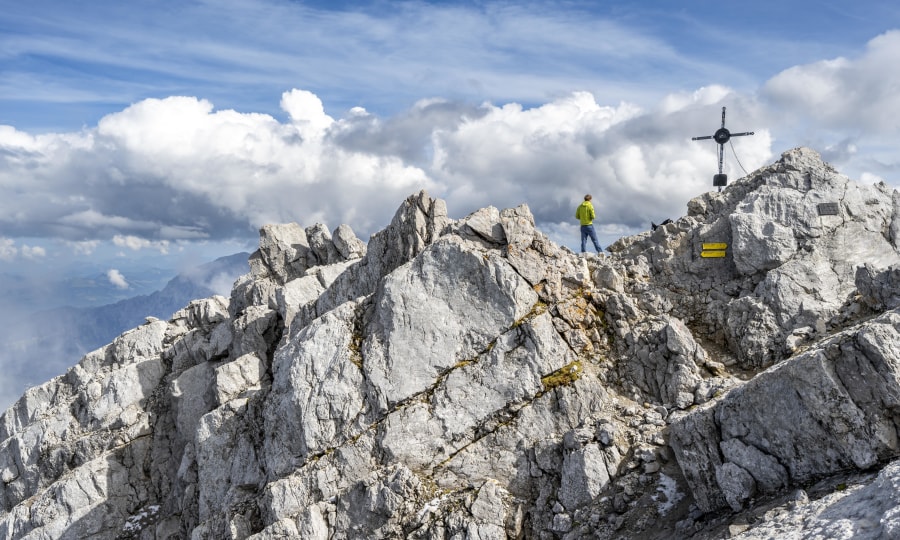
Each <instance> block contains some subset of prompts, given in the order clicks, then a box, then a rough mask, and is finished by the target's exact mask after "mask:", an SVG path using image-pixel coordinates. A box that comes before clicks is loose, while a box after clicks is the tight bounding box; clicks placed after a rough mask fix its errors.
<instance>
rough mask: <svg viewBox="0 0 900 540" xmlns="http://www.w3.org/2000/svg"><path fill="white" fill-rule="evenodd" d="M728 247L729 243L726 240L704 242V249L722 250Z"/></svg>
mask: <svg viewBox="0 0 900 540" xmlns="http://www.w3.org/2000/svg"><path fill="white" fill-rule="evenodd" d="M726 248H728V244H726V243H725V242H704V243H703V249H704V250H707V249H713V250H722V249H726Z"/></svg>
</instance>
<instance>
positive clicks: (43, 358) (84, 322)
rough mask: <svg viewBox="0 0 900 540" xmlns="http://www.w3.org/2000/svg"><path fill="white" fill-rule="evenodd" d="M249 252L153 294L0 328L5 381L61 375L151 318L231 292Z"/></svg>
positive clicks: (211, 265) (175, 280) (174, 280)
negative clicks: (200, 299) (79, 361)
mask: <svg viewBox="0 0 900 540" xmlns="http://www.w3.org/2000/svg"><path fill="white" fill-rule="evenodd" d="M249 256H250V254H249V253H236V254H234V255H229V256H226V257H221V258H219V259H216V260H215V261H212V262H210V263H207V264H204V265H201V266H198V267H196V268H193V269H191V270H189V271H187V272H183V273H181V274H179V275H177V276H176V277H174V278H172V279H171V280H169V282H168V283H167V284H166V286H165V287H164V288H163V289H161V290H158V291H156V292H153V293H151V294H146V295H139V296H134V297H132V298H128V299H125V300H120V301H118V302H115V303H112V304H107V305H101V306H95V307H69V306H67V307H61V308H54V309H49V310H43V311H39V312H37V313H34V314H32V315H28V316H23V318H22V319H21V320H20V321H18V322H15V323H12V324H9V325H8V326H7V327H6V328H2V329H0V347H2V351H0V359H2V360H3V363H2V365H4V367H5V371H6V373H5V374H4V378H5V379H7V381H12V380H16V381H22V382H23V384H37V383H40V382H43V381H45V380H47V379H49V378H52V377H55V376H56V375H60V374H61V373H63V372H64V371H65V370H66V369H67V368H68V367H70V366H72V365H73V364H74V363H75V362H77V361H78V359H79V358H80V357H81V356H83V355H84V354H85V353H87V352H89V351H92V350H94V349H96V348H98V347H101V346H103V345H105V344H107V343H109V342H110V341H112V340H113V338H115V337H116V336H118V335H119V334H121V333H123V332H124V331H126V330H129V329H131V328H134V327H136V326H139V325H141V324H142V323H143V322H144V321H145V319H146V318H147V317H149V316H152V317H157V318H159V319H163V320H168V319H169V318H170V317H171V316H172V314H173V313H175V312H176V311H178V310H179V309H181V308H183V307H184V306H186V305H187V304H188V303H189V302H190V301H191V300H196V299H198V298H206V297H209V296H213V295H214V294H216V291H228V290H230V289H231V285H232V284H233V283H234V281H235V280H236V279H237V278H238V277H239V276H240V275H242V274H245V273H247V272H248V271H249V266H248V264H247V259H248V257H249Z"/></svg>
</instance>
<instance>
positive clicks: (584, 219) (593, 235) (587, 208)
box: [575, 194, 603, 253]
mask: <svg viewBox="0 0 900 540" xmlns="http://www.w3.org/2000/svg"><path fill="white" fill-rule="evenodd" d="M591 198H592V197H591V195H590V194H587V195H585V196H584V202H583V203H581V204H580V205H578V209H577V210H575V218H576V219H578V221H579V222H580V223H581V252H582V253H584V252H585V251H586V249H585V242H586V241H587V239H588V237H590V239H591V241H592V242H593V243H594V248H596V249H597V253H600V252H602V251H603V248H601V247H600V242H599V241H598V240H597V231H595V230H594V218H595V217H597V216H596V214H594V205H593V204H591Z"/></svg>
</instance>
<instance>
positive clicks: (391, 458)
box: [0, 149, 900, 540]
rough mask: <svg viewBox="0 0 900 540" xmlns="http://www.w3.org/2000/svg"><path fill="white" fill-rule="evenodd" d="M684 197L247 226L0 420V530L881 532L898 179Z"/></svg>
mask: <svg viewBox="0 0 900 540" xmlns="http://www.w3.org/2000/svg"><path fill="white" fill-rule="evenodd" d="M821 205H824V206H821ZM687 212H688V215H686V216H682V217H680V218H677V219H674V220H672V221H671V222H669V223H667V224H665V225H663V226H660V227H657V228H656V229H655V230H653V231H648V232H645V233H641V234H638V235H635V236H633V237H629V238H623V239H620V240H619V241H617V242H615V243H613V244H612V245H611V246H609V250H610V252H611V254H610V255H608V256H605V257H602V258H597V257H580V256H579V255H577V254H575V253H572V252H571V251H570V250H568V249H567V248H565V247H561V246H557V245H556V244H554V243H553V242H552V241H550V239H549V238H548V237H547V236H546V235H545V234H543V233H541V232H540V231H539V230H537V229H536V228H535V223H534V218H533V216H532V215H531V211H530V210H529V208H528V206H526V205H520V206H518V207H516V208H507V209H497V208H493V207H488V208H484V209H480V210H477V211H475V212H473V213H472V214H470V215H469V216H467V217H465V218H463V219H461V220H458V221H452V220H450V219H449V218H448V214H447V209H446V206H445V204H444V202H443V201H441V200H440V199H434V198H432V197H430V196H429V195H428V194H427V193H425V192H424V191H422V192H419V193H417V194H414V195H412V196H410V197H409V198H407V199H406V200H405V201H403V203H402V204H401V205H400V207H399V208H398V210H397V212H396V213H395V215H394V217H393V219H392V220H391V223H390V224H389V225H388V226H387V227H386V228H385V229H384V230H382V231H379V232H377V233H375V234H374V235H372V237H371V239H370V240H369V242H368V244H363V243H362V242H361V241H359V240H358V239H357V238H356V236H355V235H354V233H353V231H352V230H351V229H350V227H349V226H346V225H341V226H339V227H337V228H336V229H334V230H333V231H332V232H330V233H329V231H328V229H327V228H326V227H325V225H324V224H314V225H312V226H308V227H301V226H300V225H298V224H296V223H292V224H286V225H266V226H265V227H263V228H262V229H261V230H260V247H259V250H257V251H256V252H255V253H254V254H253V255H251V257H250V272H249V273H248V274H246V275H245V276H242V277H241V278H240V279H238V280H237V282H236V283H235V285H234V287H233V289H232V292H231V296H230V298H228V299H226V298H224V297H211V298H207V299H201V300H197V301H194V302H191V303H190V304H189V305H188V306H186V307H185V308H184V309H182V310H179V311H178V312H177V313H175V314H174V315H173V317H172V318H171V319H170V320H168V321H160V320H156V319H150V320H148V321H147V323H146V324H144V325H142V326H140V327H138V328H136V329H134V330H132V331H129V332H126V333H125V334H123V335H122V336H120V337H118V338H116V339H115V340H114V341H113V342H112V343H110V344H109V345H106V346H104V347H102V348H100V349H98V350H96V351H92V352H91V353H89V354H87V355H85V356H84V357H83V358H82V359H81V360H80V362H78V364H77V365H76V366H74V367H73V368H71V369H70V370H69V372H68V373H66V374H65V375H64V376H62V377H58V378H56V379H53V380H51V381H49V382H47V383H45V384H43V385H40V386H37V387H34V388H31V389H29V390H28V391H26V392H25V394H24V395H23V397H22V398H21V399H20V400H19V401H18V402H17V403H16V404H15V405H14V406H13V407H11V408H10V409H9V410H7V411H6V412H5V413H4V414H3V415H2V416H0V480H2V484H0V538H95V539H105V538H109V539H116V538H195V539H204V538H216V539H218V538H233V539H247V538H252V539H256V540H263V539H275V538H279V539H280V538H312V539H319V538H320V539H330V538H412V539H426V538H427V539H432V538H437V539H448V540H449V539H455V538H472V539H483V540H484V539H498V540H499V539H502V538H548V539H549V538H565V539H569V540H573V539H576V538H671V537H673V535H674V537H684V538H693V539H698V540H704V539H713V538H721V537H723V536H725V535H728V534H731V535H737V537H741V538H768V537H775V536H778V537H781V536H784V537H797V538H802V537H805V536H808V535H812V536H816V537H823V538H824V537H829V538H831V537H834V538H851V537H853V538H880V537H892V536H896V535H897V531H898V530H900V527H898V525H897V522H898V519H897V516H898V515H900V501H898V496H897V494H898V493H900V489H898V485H897V478H898V477H900V475H898V474H897V460H898V458H900V436H898V433H897V423H896V418H895V417H896V411H898V410H900V364H898V362H900V361H898V359H900V301H898V298H900V290H898V279H897V275H896V274H897V271H898V270H897V269H898V268H900V254H898V249H897V247H898V243H900V241H898V238H900V232H898V231H900V196H898V195H897V193H896V192H893V191H891V190H890V189H889V188H887V186H885V185H883V184H878V185H875V186H862V185H859V184H857V183H854V182H852V181H850V180H849V179H847V178H846V177H844V176H842V175H840V174H839V173H838V172H837V171H835V170H834V169H833V168H831V167H830V166H829V165H827V164H825V163H824V162H822V160H821V158H820V157H819V156H818V155H817V154H816V153H815V152H813V151H811V150H808V149H795V150H791V151H788V152H785V153H784V154H783V155H782V156H781V158H780V159H779V160H778V161H777V162H776V163H773V164H772V165H769V166H767V167H763V168H762V169H760V170H758V171H756V172H754V173H752V174H750V175H748V176H747V177H746V178H743V179H741V180H738V181H737V182H734V183H732V184H731V185H730V186H728V187H727V188H725V189H724V190H723V191H722V192H710V193H707V194H704V195H701V196H699V197H697V198H695V199H693V200H692V201H690V202H689V204H688V209H687ZM709 243H719V244H725V245H726V249H725V257H723V258H714V259H713V258H706V257H702V256H701V252H702V251H703V249H704V248H703V245H704V244H709ZM885 464H888V465H885ZM879 469H880V472H879ZM835 485H838V486H843V485H846V486H849V487H847V489H843V488H834V487H833V486H835ZM822 486H826V488H824V489H823V487H822ZM829 486H831V487H830V488H829ZM811 531H812V532H811ZM679 535H680V536H679Z"/></svg>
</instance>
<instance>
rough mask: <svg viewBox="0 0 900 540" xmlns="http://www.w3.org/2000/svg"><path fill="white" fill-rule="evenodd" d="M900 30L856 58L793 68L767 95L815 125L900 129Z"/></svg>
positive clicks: (767, 87) (865, 130)
mask: <svg viewBox="0 0 900 540" xmlns="http://www.w3.org/2000/svg"><path fill="white" fill-rule="evenodd" d="M898 63H900V30H892V31H890V32H887V33H885V34H882V35H880V36H878V37H876V38H875V39H873V40H871V41H870V42H869V43H868V46H867V47H866V50H865V52H864V53H863V54H862V55H861V56H860V57H859V58H855V59H850V58H843V57H839V58H834V59H830V60H822V61H820V62H816V63H812V64H807V65H800V66H794V67H792V68H790V69H787V70H785V71H783V72H781V73H779V74H778V75H776V76H775V77H773V78H772V79H771V80H769V81H768V82H767V83H766V84H765V86H764V88H763V94H764V95H765V96H766V97H768V98H769V99H771V100H772V101H773V102H774V103H775V104H777V105H778V106H780V107H781V108H783V109H784V110H785V111H787V112H788V113H789V114H790V116H791V117H792V118H794V119H796V118H801V119H802V120H803V122H804V123H807V124H809V125H810V126H812V127H813V128H819V129H821V128H827V129H837V130H841V131H845V132H851V133H852V132H855V131H859V132H863V133H869V134H872V135H879V134H881V135H883V134H890V135H894V136H896V135H897V134H898V131H900V71H898V70H897V69H894V66H896V65H897V64H898Z"/></svg>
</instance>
